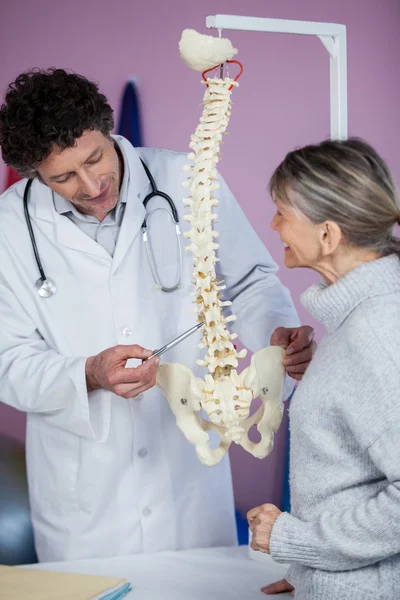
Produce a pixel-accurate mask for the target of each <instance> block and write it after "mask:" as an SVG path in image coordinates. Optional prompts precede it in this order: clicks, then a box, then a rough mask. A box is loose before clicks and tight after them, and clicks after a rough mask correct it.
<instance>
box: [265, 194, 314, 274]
mask: <svg viewBox="0 0 400 600" xmlns="http://www.w3.org/2000/svg"><path fill="white" fill-rule="evenodd" d="M295 194H296V192H294V191H293V190H290V189H289V190H288V196H289V198H290V199H291V198H292V197H293V196H294V195H295ZM274 201H275V205H276V213H275V215H274V217H273V219H272V221H271V228H272V229H273V230H274V231H276V232H277V233H278V234H279V237H280V239H281V241H282V243H283V245H284V252H285V266H286V267H288V268H289V269H294V268H295V267H308V268H314V267H315V266H316V265H317V264H318V261H319V260H320V258H321V243H320V236H321V227H320V226H319V225H316V224H314V223H313V222H312V221H310V219H308V217H306V216H305V215H303V214H302V213H301V212H299V211H298V210H295V209H294V208H293V207H292V206H290V205H289V204H287V203H284V202H282V200H280V199H279V197H277V196H275V197H274Z"/></svg>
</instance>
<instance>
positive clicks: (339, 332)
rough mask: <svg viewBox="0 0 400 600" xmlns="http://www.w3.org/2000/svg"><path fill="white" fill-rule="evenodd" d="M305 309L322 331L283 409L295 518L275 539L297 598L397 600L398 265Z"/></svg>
mask: <svg viewBox="0 0 400 600" xmlns="http://www.w3.org/2000/svg"><path fill="white" fill-rule="evenodd" d="M302 302H303V304H304V306H305V307H306V308H307V309H308V310H309V311H310V312H311V313H312V314H313V316H314V317H316V319H318V320H319V321H320V322H321V323H322V324H323V325H324V326H325V329H326V335H325V337H324V339H323V340H322V342H321V344H320V346H319V348H318V350H317V352H316V354H315V356H314V359H313V361H312V363H311V365H310V366H309V368H308V370H307V373H306V374H305V376H304V378H303V381H302V382H301V384H300V385H299V387H298V389H297V391H296V393H295V395H294V398H293V400H292V404H291V408H290V423H291V456H290V460H291V466H290V478H291V494H292V513H291V514H290V515H289V514H288V513H283V514H281V515H280V516H279V518H278V520H277V521H276V523H275V525H274V527H273V530H272V536H271V554H272V557H273V559H274V560H275V561H277V562H285V563H291V567H290V569H289V573H288V580H289V581H290V583H291V584H292V585H293V586H294V587H295V589H296V595H295V598H296V600H378V599H379V600H398V599H400V260H399V258H398V257H397V256H395V255H391V256H388V257H385V258H381V259H379V260H375V261H373V262H370V263H367V264H364V265H362V266H360V267H358V268H356V269H354V270H353V271H351V272H350V273H349V274H347V275H346V276H345V277H343V278H341V279H340V280H339V281H337V282H336V283H334V284H333V285H330V286H327V285H326V284H324V283H319V284H317V285H315V286H313V287H311V288H310V289H309V290H308V291H307V292H306V293H305V294H304V295H303V296H302Z"/></svg>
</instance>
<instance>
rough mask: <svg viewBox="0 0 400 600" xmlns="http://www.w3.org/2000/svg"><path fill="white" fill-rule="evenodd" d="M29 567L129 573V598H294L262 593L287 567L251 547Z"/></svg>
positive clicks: (96, 573)
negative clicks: (254, 554)
mask: <svg viewBox="0 0 400 600" xmlns="http://www.w3.org/2000/svg"><path fill="white" fill-rule="evenodd" d="M30 568H32V569H49V570H53V571H67V572H74V573H87V574H89V575H110V576H115V577H125V578H126V579H127V580H128V581H130V583H131V584H132V587H133V589H132V591H131V592H130V593H129V594H128V595H127V596H125V598H126V599H127V600H228V599H229V600H263V598H264V599H265V600H266V599H267V598H279V599H280V600H289V599H291V600H293V596H291V595H290V594H279V596H278V595H276V596H275V595H274V596H265V595H264V594H262V593H261V592H260V587H262V586H263V585H267V584H268V583H272V582H273V581H276V580H278V579H282V577H284V576H285V573H286V570H287V569H286V567H285V566H282V565H278V564H275V563H274V562H273V561H272V559H271V558H270V557H268V556H267V555H263V561H262V562H258V561H254V560H251V559H250V558H249V551H248V547H247V546H238V547H232V548H207V549H204V550H201V549H199V550H183V551H180V552H160V553H157V554H135V555H132V556H123V557H117V558H101V559H92V560H78V561H71V562H57V563H40V564H38V565H30Z"/></svg>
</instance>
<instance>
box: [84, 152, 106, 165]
mask: <svg viewBox="0 0 400 600" xmlns="http://www.w3.org/2000/svg"><path fill="white" fill-rule="evenodd" d="M102 158H103V153H101V154H100V156H98V157H97V158H95V159H93V160H89V161H88V162H87V163H86V164H87V165H95V164H96V163H98V162H100V161H101V159H102Z"/></svg>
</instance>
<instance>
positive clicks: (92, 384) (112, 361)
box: [86, 344, 160, 398]
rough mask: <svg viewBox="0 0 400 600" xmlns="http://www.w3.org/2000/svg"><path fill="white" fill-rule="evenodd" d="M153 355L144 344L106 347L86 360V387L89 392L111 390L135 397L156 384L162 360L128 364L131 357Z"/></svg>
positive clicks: (121, 394)
mask: <svg viewBox="0 0 400 600" xmlns="http://www.w3.org/2000/svg"><path fill="white" fill-rule="evenodd" d="M151 354H152V351H151V350H146V349H145V348H142V346H138V345H136V344H135V345H133V346H128V345H126V346H124V345H120V346H114V347H112V348H108V349H107V350H103V352H100V354H97V355H96V356H90V357H89V358H88V359H87V361H86V386H87V391H88V392H93V391H94V390H99V389H103V390H109V391H110V392H113V393H114V394H116V395H117V396H122V398H135V397H136V396H138V395H139V394H141V393H142V392H145V391H146V390H148V389H150V388H152V387H153V386H154V385H155V383H156V373H157V367H158V365H159V364H160V359H159V358H158V356H157V357H155V358H152V359H151V360H148V361H146V362H144V363H142V364H141V365H139V366H138V367H126V366H125V365H126V363H127V361H128V359H130V358H138V359H142V360H143V359H145V358H148V357H149V356H150V355H151Z"/></svg>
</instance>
